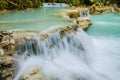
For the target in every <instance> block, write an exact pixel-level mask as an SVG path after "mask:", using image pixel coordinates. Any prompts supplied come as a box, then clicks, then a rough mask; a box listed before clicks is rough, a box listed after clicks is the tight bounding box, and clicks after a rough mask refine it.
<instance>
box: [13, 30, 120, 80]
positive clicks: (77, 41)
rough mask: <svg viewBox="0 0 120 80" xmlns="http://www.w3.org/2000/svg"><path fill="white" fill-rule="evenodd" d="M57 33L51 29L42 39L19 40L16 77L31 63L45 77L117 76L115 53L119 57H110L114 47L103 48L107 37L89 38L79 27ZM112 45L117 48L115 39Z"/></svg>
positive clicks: (102, 79)
mask: <svg viewBox="0 0 120 80" xmlns="http://www.w3.org/2000/svg"><path fill="white" fill-rule="evenodd" d="M60 33H62V32H61V31H58V32H56V33H51V34H49V35H48V37H47V38H46V39H44V40H43V41H40V38H41V36H39V35H34V36H33V37H32V38H26V41H25V42H22V41H19V46H18V52H17V53H18V55H17V56H19V58H18V66H19V67H18V71H17V75H16V77H15V78H14V80H19V78H20V77H21V76H22V75H23V74H24V73H25V72H26V70H27V69H28V68H30V67H33V66H37V67H39V68H40V69H41V72H42V76H43V80H47V79H45V78H46V77H52V78H54V79H52V80H119V75H120V65H119V64H120V62H119V60H120V58H119V57H120V56H117V55H118V54H116V56H114V57H117V59H119V60H117V59H115V58H113V57H112V56H113V55H114V51H115V50H116V49H115V50H114V51H112V49H113V48H111V51H112V53H113V54H112V55H110V54H109V55H108V53H109V52H111V51H109V49H108V48H107V49H106V45H108V44H109V43H108V44H106V42H108V41H106V39H103V40H102V39H100V40H101V41H100V40H99V39H96V38H90V37H89V36H88V35H87V34H86V33H85V32H84V31H83V30H82V29H78V30H77V32H75V33H69V34H66V35H64V36H63V37H62V36H61V35H60ZM111 41H113V40H111V39H110V40H109V42H111ZM118 41H119V39H118ZM99 42H100V43H99ZM119 43H120V42H119ZM113 44H114V45H113ZM109 45H110V44H109ZM111 46H112V47H116V48H117V49H119V48H120V46H119V45H117V44H116V43H115V42H114V43H111ZM104 50H105V51H106V52H104ZM26 80H28V79H26Z"/></svg>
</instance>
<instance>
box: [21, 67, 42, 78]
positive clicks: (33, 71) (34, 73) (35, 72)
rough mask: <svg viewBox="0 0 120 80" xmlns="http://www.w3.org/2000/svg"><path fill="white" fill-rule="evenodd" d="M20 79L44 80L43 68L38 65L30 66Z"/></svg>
mask: <svg viewBox="0 0 120 80" xmlns="http://www.w3.org/2000/svg"><path fill="white" fill-rule="evenodd" d="M19 80H43V79H42V75H41V70H40V69H39V68H38V67H32V68H29V69H28V70H27V71H26V72H25V73H24V74H23V75H22V76H21V77H20V79H19Z"/></svg>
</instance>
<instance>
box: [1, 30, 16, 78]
mask: <svg viewBox="0 0 120 80" xmlns="http://www.w3.org/2000/svg"><path fill="white" fill-rule="evenodd" d="M12 33H13V32H12V31H0V80H13V75H14V64H13V63H14V60H15V59H14V57H13V56H12V55H13V53H14V50H13V49H14V47H15V42H14V39H13V37H12Z"/></svg>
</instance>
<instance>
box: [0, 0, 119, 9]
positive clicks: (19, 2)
mask: <svg viewBox="0 0 120 80" xmlns="http://www.w3.org/2000/svg"><path fill="white" fill-rule="evenodd" d="M45 2H50V3H67V4H69V5H70V6H91V5H92V4H96V5H98V6H103V5H111V4H116V5H117V6H118V7H120V0H0V10H14V9H15V10H23V9H27V8H37V7H39V6H42V3H45Z"/></svg>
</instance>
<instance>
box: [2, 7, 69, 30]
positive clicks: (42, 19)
mask: <svg viewBox="0 0 120 80" xmlns="http://www.w3.org/2000/svg"><path fill="white" fill-rule="evenodd" d="M62 9H65V7H49V8H47V7H45V8H44V7H41V8H38V9H31V10H27V11H26V10H23V11H10V12H7V13H3V14H0V26H1V27H0V30H12V29H14V30H16V29H17V30H44V29H46V28H49V27H55V26H60V25H64V24H66V23H69V21H67V20H66V19H64V18H62V17H60V16H57V15H58V13H59V10H62Z"/></svg>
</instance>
